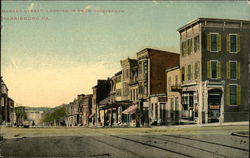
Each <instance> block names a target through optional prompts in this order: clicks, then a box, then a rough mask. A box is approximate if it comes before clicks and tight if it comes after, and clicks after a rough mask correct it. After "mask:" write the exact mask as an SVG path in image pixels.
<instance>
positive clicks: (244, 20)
mask: <svg viewBox="0 0 250 158" xmlns="http://www.w3.org/2000/svg"><path fill="white" fill-rule="evenodd" d="M199 21H228V22H247V23H250V20H248V19H221V18H197V19H194V20H192V21H190V22H188V23H187V24H186V25H184V26H182V27H181V28H179V29H177V31H178V32H181V31H182V30H183V29H185V28H186V27H188V26H191V25H193V24H195V23H197V22H199Z"/></svg>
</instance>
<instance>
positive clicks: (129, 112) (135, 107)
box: [122, 105, 137, 115]
mask: <svg viewBox="0 0 250 158" xmlns="http://www.w3.org/2000/svg"><path fill="white" fill-rule="evenodd" d="M136 109H137V105H132V106H130V107H128V108H127V109H126V110H124V111H123V112H122V113H123V114H126V115H129V114H133V113H135V110H136Z"/></svg>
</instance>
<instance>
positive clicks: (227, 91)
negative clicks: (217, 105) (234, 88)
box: [226, 85, 230, 105]
mask: <svg viewBox="0 0 250 158" xmlns="http://www.w3.org/2000/svg"><path fill="white" fill-rule="evenodd" d="M226 96H227V105H230V85H227V88H226Z"/></svg>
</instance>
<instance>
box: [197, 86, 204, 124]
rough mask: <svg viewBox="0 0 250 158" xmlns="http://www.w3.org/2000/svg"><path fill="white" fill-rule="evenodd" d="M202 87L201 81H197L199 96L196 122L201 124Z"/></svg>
mask: <svg viewBox="0 0 250 158" xmlns="http://www.w3.org/2000/svg"><path fill="white" fill-rule="evenodd" d="M203 93H204V92H203V88H202V81H200V83H199V89H198V95H199V96H198V97H199V102H198V105H199V108H198V124H202V106H203V104H204V103H203Z"/></svg>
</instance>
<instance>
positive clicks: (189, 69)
mask: <svg viewBox="0 0 250 158" xmlns="http://www.w3.org/2000/svg"><path fill="white" fill-rule="evenodd" d="M188 80H191V65H188Z"/></svg>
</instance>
